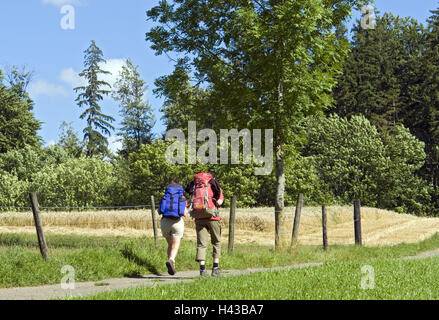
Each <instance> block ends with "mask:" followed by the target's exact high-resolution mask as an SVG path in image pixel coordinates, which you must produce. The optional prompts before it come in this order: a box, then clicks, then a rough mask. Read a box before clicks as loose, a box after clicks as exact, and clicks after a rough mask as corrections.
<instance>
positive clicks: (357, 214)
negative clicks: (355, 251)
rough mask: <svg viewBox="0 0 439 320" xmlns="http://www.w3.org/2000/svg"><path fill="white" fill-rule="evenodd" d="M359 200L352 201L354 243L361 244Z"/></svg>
mask: <svg viewBox="0 0 439 320" xmlns="http://www.w3.org/2000/svg"><path fill="white" fill-rule="evenodd" d="M360 207H361V204H360V200H355V201H354V232H355V244H358V245H360V246H361V245H362V241H361V214H360Z"/></svg>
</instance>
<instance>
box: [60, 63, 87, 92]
mask: <svg viewBox="0 0 439 320" xmlns="http://www.w3.org/2000/svg"><path fill="white" fill-rule="evenodd" d="M59 77H60V79H61V80H62V81H64V82H65V83H67V84H68V85H70V86H71V87H72V88H76V87H79V86H85V85H87V82H86V81H85V80H84V79H82V78H81V77H80V76H79V74H78V72H76V71H75V70H73V68H67V69H63V70H61V74H60V76H59Z"/></svg>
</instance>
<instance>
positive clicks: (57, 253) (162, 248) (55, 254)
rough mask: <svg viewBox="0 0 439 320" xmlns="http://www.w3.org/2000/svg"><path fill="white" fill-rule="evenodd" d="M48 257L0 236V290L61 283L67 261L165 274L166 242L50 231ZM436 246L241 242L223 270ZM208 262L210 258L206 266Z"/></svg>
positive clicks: (98, 272) (433, 242) (189, 246)
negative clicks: (285, 246) (325, 247)
mask: <svg viewBox="0 0 439 320" xmlns="http://www.w3.org/2000/svg"><path fill="white" fill-rule="evenodd" d="M47 243H48V246H49V255H50V260H49V261H44V260H43V259H42V258H41V256H40V253H39V250H38V245H37V241H36V236H32V235H17V234H8V235H4V234H0V275H1V277H0V288H8V287H23V286H36V285H42V284H56V283H60V281H61V279H62V278H63V277H64V274H62V273H61V269H62V267H63V266H65V265H70V266H72V267H74V269H75V280H76V281H77V282H81V281H99V280H104V279H108V278H118V277H127V276H138V275H146V274H150V273H166V266H165V264H164V262H165V261H166V241H165V240H164V239H161V241H160V243H159V246H158V247H155V245H154V241H153V239H151V238H130V239H127V238H103V237H83V236H58V235H48V236H47ZM437 248H439V234H436V235H434V236H433V237H431V238H429V239H427V240H425V241H423V242H420V243H416V244H400V245H397V246H393V247H358V246H332V247H330V249H329V251H328V252H323V251H322V249H321V247H320V246H300V247H299V248H298V249H296V250H295V251H294V252H289V251H287V250H284V251H279V252H275V251H274V250H273V248H272V247H271V246H260V245H240V244H237V245H236V246H235V251H234V252H233V253H228V252H226V251H225V252H223V257H222V260H221V268H222V269H226V270H227V269H229V270H230V269H247V268H262V267H264V268H270V267H275V266H286V265H292V264H297V263H303V262H341V261H374V260H382V259H390V258H398V257H403V256H409V255H416V254H417V253H420V252H423V251H427V250H432V249H437ZM195 251H196V245H195V243H194V242H191V241H183V242H182V245H181V249H180V252H179V256H178V257H177V269H178V270H180V271H183V270H196V269H197V268H198V265H197V263H196V262H195V261H194V257H195ZM209 263H211V260H210V259H209V260H208V267H209Z"/></svg>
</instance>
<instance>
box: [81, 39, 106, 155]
mask: <svg viewBox="0 0 439 320" xmlns="http://www.w3.org/2000/svg"><path fill="white" fill-rule="evenodd" d="M84 53H85V56H84V67H85V69H84V70H83V71H82V72H81V73H80V74H79V76H81V77H83V78H84V79H85V80H86V81H87V85H86V86H80V87H77V88H75V89H74V90H75V91H76V92H78V91H79V92H80V93H79V95H78V97H77V99H76V101H77V102H78V105H79V107H85V108H86V109H85V111H84V112H83V113H82V114H81V116H80V118H81V119H86V120H87V127H85V129H84V130H83V133H84V143H85V148H86V154H87V156H88V157H92V156H94V155H98V154H99V155H104V156H105V155H107V154H108V147H107V146H108V140H107V138H106V137H105V136H106V135H107V136H109V135H111V131H112V130H114V127H113V126H112V125H111V122H113V121H114V118H113V117H111V116H108V115H106V114H104V113H102V110H101V106H100V105H99V102H100V101H102V100H103V99H104V96H105V95H108V94H109V93H110V91H109V90H106V89H103V87H109V88H111V85H110V84H109V83H107V82H105V81H103V80H102V79H101V78H100V77H99V76H100V75H105V74H110V72H108V71H105V70H103V69H101V65H102V64H104V63H106V61H105V59H104V58H103V53H102V50H101V49H100V48H99V47H98V46H97V45H96V43H95V41H94V40H93V41H92V42H91V45H90V47H89V48H88V49H87V50H85V51H84Z"/></svg>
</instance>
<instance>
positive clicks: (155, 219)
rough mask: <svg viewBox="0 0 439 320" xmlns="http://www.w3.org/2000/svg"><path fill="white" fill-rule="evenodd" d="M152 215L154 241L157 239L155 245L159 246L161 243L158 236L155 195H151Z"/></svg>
mask: <svg viewBox="0 0 439 320" xmlns="http://www.w3.org/2000/svg"><path fill="white" fill-rule="evenodd" d="M151 217H152V228H153V230H154V241H155V245H156V246H157V245H158V244H159V238H158V230H157V216H156V213H155V201H154V196H151Z"/></svg>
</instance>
